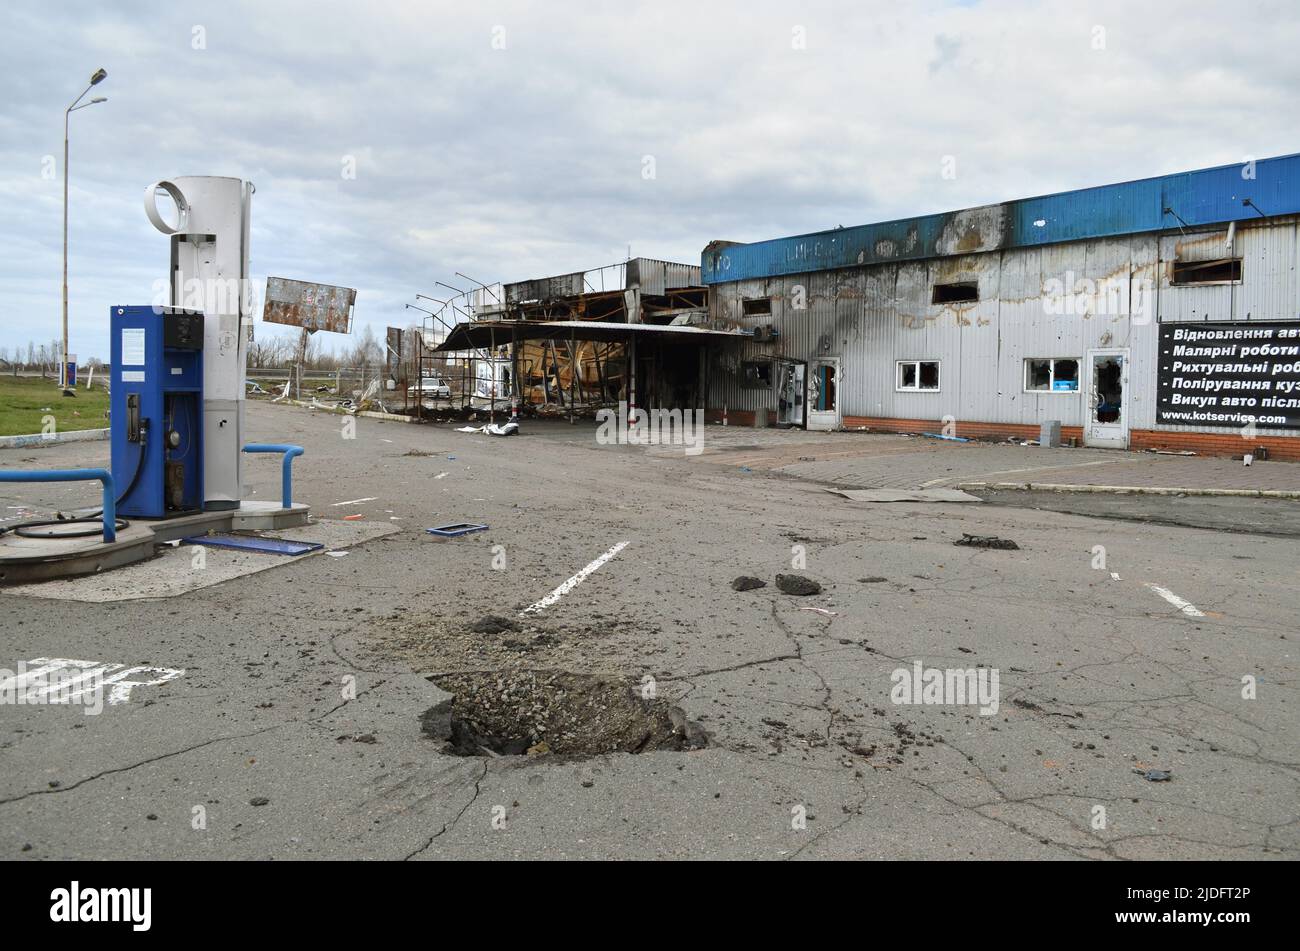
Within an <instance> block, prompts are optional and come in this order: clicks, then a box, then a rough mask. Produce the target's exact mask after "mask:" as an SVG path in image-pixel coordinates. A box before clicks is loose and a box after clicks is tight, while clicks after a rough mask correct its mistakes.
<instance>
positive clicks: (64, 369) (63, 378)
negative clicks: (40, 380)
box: [59, 68, 108, 393]
mask: <svg viewBox="0 0 1300 951" xmlns="http://www.w3.org/2000/svg"><path fill="white" fill-rule="evenodd" d="M107 77H108V72H107V71H106V70H104V69H102V68H101V69H97V70H95V71H94V73H92V74H91V76H90V85H89V86H87V87H86V88H85V89H83V90H82V91H81V95H80V96H78V97H77V98H76V99H74V100H72V105H70V106H68V108H67V109H64V110H63V353H61V354H60V355H59V386H60V387H62V388H63V392H64V393H67V392H68V118H69V117H70V116H71V115H72V114H73V113H74V112H76V111H77V110H78V109H84V108H86V106H93V105H95V104H96V103H100V102H107V101H108V99H107V98H105V97H104V96H97V97H96V98H94V99H92V100H90V101H89V102H81V100H82V97H84V96H85V95H86V93H88V92H90V87H91V86H98V85H99V84H100V83H102V82H103V81H104V80H105V79H106V78H107ZM79 102H81V105H77V103H79Z"/></svg>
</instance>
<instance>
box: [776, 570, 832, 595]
mask: <svg viewBox="0 0 1300 951" xmlns="http://www.w3.org/2000/svg"><path fill="white" fill-rule="evenodd" d="M776 586H777V588H778V589H779V590H780V591H781V592H783V593H784V594H793V595H797V596H799V597H803V596H806V595H810V594H821V593H822V586H821V585H819V584H818V583H817V582H816V581H813V580H812V579H811V578H805V577H804V576H803V575H777V576H776Z"/></svg>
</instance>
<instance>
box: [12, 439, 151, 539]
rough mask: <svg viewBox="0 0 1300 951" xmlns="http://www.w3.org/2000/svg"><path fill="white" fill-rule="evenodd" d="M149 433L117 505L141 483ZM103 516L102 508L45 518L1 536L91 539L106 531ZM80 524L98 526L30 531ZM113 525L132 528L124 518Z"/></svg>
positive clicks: (24, 524)
mask: <svg viewBox="0 0 1300 951" xmlns="http://www.w3.org/2000/svg"><path fill="white" fill-rule="evenodd" d="M147 432H148V430H147V429H144V430H141V432H140V455H139V457H138V458H137V459H136V462H135V472H134V474H132V476H131V482H130V484H128V485H127V487H126V488H125V489H123V490H122V494H121V495H119V496H118V497H117V498H116V499H114V500H113V501H114V503H115V504H116V503H118V502H121V501H122V500H123V499H124V498H126V497H127V496H128V495H130V494H131V490H132V489H134V488H135V486H136V483H137V482H139V481H140V473H141V472H143V471H144V450H145V434H146V433H147ZM103 515H104V510H103V509H102V508H101V509H100V510H99V511H97V512H91V513H89V514H87V515H79V516H77V517H76V518H63V517H61V516H60V517H59V518H44V519H37V520H34V521H30V522H19V523H18V524H17V525H9V526H0V535H6V534H8V533H10V532H12V533H13V534H15V535H17V536H18V537H19V538H53V539H63V538H89V537H90V536H92V535H98V534H100V533H101V532H102V531H103V530H104V529H103V527H102V517H103ZM78 522H95V523H97V525H96V527H95V528H86V529H82V530H81V531H76V532H34V531H30V529H36V528H49V527H51V526H54V525H76V524H77V523H78ZM113 524H114V525H116V526H117V531H119V532H120V531H122V530H123V529H126V528H129V527H130V526H131V523H130V522H128V521H127V520H126V519H124V518H119V519H114V520H113Z"/></svg>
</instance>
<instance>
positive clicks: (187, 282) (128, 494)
mask: <svg viewBox="0 0 1300 951" xmlns="http://www.w3.org/2000/svg"><path fill="white" fill-rule="evenodd" d="M253 192H254V189H253V185H252V183H251V182H245V181H242V180H240V179H237V178H221V177H214V176H194V177H185V178H175V179H172V180H168V181H160V182H157V183H155V184H153V185H150V186H149V187H148V188H147V189H146V190H145V214H146V215H147V217H148V218H149V220H150V221H151V222H152V223H153V225H154V227H155V228H157V229H158V230H159V231H161V232H162V233H163V234H166V235H168V237H169V238H170V239H171V248H170V251H171V262H170V270H169V279H168V281H167V290H166V294H165V295H164V296H165V297H166V300H165V301H157V300H155V302H154V303H151V304H145V305H127V304H118V305H114V306H112V307H110V308H109V313H108V319H109V332H110V338H111V339H110V352H111V363H110V380H109V382H110V400H109V438H110V458H111V472H109V471H106V470H102V469H64V470H39V471H17V472H15V471H9V470H6V471H0V482H56V481H57V482H68V481H82V480H93V479H97V480H99V481H100V482H102V483H103V486H104V492H103V497H104V505H103V507H102V509H101V511H99V512H96V513H94V514H91V515H81V516H79V517H75V518H65V517H60V518H58V519H49V520H43V521H37V522H26V523H22V524H20V525H15V526H8V527H6V528H4V529H3V530H2V531H0V582H15V581H31V580H40V579H44V578H53V577H62V576H67V575H78V574H86V573H93V572H98V571H102V570H104V569H106V568H113V567H117V566H120V565H124V564H129V563H131V562H135V561H139V560H141V559H143V558H147V557H151V556H152V555H153V554H154V546H155V545H156V544H158V543H160V542H166V541H172V540H175V539H177V538H185V537H187V536H195V535H203V534H205V533H207V532H210V531H216V532H224V531H231V530H259V529H276V528H287V527H291V526H296V525H302V524H305V523H306V522H307V518H308V511H309V509H308V506H306V505H303V504H294V503H293V502H292V500H291V489H290V477H291V476H290V468H289V467H290V462H291V460H292V458H293V457H295V456H299V455H302V449H301V447H298V446H288V445H262V444H257V445H246V444H244V442H243V431H244V406H245V401H244V393H245V381H244V369H245V353H246V343H247V340H248V339H249V337H250V336H251V334H250V331H251V327H252V313H251V306H252V300H253V295H252V294H251V293H249V290H250V282H249V271H248V254H249V219H250V211H251V205H252V196H253ZM159 193H165V194H166V195H167V196H168V197H169V198H170V199H171V202H172V204H174V206H175V214H174V216H173V217H172V220H168V219H167V218H166V217H164V215H163V214H162V213H160V211H159V209H158V195H159ZM246 452H279V453H281V454H283V456H284V463H283V468H284V472H283V489H282V495H283V497H282V498H281V500H280V501H279V502H268V501H246V500H244V499H243V485H242V475H243V472H242V458H243V454H244V453H246ZM123 516H125V517H127V518H129V519H131V520H132V521H126V520H125V519H124V518H123ZM141 520H148V521H141ZM101 521H102V525H103V528H102V532H101V530H100V529H99V527H98V525H99V523H100V522H101ZM91 525H94V526H95V527H93V528H92V527H90V526H91Z"/></svg>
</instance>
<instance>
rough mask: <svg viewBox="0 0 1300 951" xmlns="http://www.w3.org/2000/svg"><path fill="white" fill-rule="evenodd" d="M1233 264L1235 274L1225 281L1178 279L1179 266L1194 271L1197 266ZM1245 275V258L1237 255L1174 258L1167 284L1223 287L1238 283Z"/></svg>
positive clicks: (1171, 285) (1172, 285)
mask: <svg viewBox="0 0 1300 951" xmlns="http://www.w3.org/2000/svg"><path fill="white" fill-rule="evenodd" d="M1224 264H1235V265H1236V266H1237V276H1236V277H1234V278H1229V279H1228V280H1226V281H1186V280H1184V281H1180V280H1178V279H1177V278H1178V271H1179V268H1180V267H1181V268H1184V269H1187V270H1193V271H1195V270H1196V269H1198V268H1209V267H1212V266H1214V265H1224ZM1245 275H1246V262H1245V259H1244V258H1242V257H1240V256H1237V257H1226V258H1209V259H1207V260H1204V261H1180V260H1178V259H1177V258H1175V259H1174V260H1173V261H1172V262H1171V263H1170V267H1169V286H1170V287H1223V286H1224V285H1232V284H1240V283H1242V280H1243V279H1244V277H1245Z"/></svg>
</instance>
